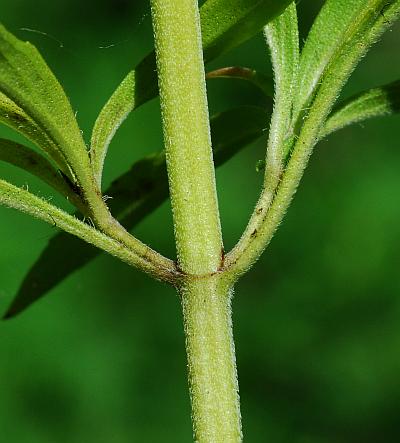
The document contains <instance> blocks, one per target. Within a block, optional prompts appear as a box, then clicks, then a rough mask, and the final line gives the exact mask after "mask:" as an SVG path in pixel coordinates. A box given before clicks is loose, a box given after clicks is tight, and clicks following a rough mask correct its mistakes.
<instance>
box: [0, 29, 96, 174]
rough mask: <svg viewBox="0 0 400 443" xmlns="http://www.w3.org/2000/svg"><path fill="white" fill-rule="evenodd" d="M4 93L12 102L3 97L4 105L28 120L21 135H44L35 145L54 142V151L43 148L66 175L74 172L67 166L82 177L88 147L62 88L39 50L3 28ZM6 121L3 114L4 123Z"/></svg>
mask: <svg viewBox="0 0 400 443" xmlns="http://www.w3.org/2000/svg"><path fill="white" fill-rule="evenodd" d="M0 92H1V93H2V94H3V96H6V98H7V99H8V103H7V99H4V97H3V98H2V102H3V107H4V103H6V106H8V107H10V106H11V107H12V106H14V105H15V106H16V108H15V118H19V117H18V116H22V117H27V125H28V129H23V128H22V127H21V128H20V129H21V132H22V130H24V131H25V132H26V133H28V134H25V135H30V138H31V139H34V138H35V136H33V135H32V134H33V133H35V132H36V133H40V135H38V137H39V138H36V139H35V140H33V141H35V143H36V142H40V138H42V137H43V138H46V139H47V137H48V139H50V141H51V142H50V144H51V145H52V149H51V150H50V147H49V144H48V143H45V144H44V146H43V149H47V151H48V153H49V154H50V155H52V157H53V159H54V161H56V162H57V164H58V165H59V167H60V168H61V169H63V170H64V173H65V174H69V173H70V171H69V170H68V169H67V170H66V169H65V165H66V164H68V165H70V166H71V168H72V170H74V171H75V172H76V173H77V174H78V175H79V173H80V172H81V171H83V170H84V168H85V166H86V165H88V159H87V152H86V147H85V144H84V142H83V139H82V135H81V132H80V130H79V127H78V124H77V122H76V119H75V116H74V113H73V111H72V109H71V106H70V104H69V101H68V99H67V97H66V95H65V93H64V91H63V89H62V87H61V86H60V84H59V83H58V81H57V79H56V78H55V77H54V75H53V73H52V72H51V70H50V69H49V67H48V66H47V64H46V62H45V61H44V60H43V58H42V57H41V55H40V54H39V52H38V51H37V50H36V48H35V47H34V46H33V45H31V44H30V43H29V42H23V41H21V40H18V39H17V38H16V37H14V36H13V35H12V34H10V33H9V32H8V31H7V30H6V29H5V28H4V26H2V25H0ZM5 118H6V117H5V115H4V113H3V119H2V120H3V121H4V119H5ZM11 120H13V119H12V118H11ZM11 124H14V123H11ZM11 124H10V126H11ZM21 126H23V125H21ZM16 129H18V128H16ZM45 135H46V136H47V137H46V136H45ZM47 141H49V140H47ZM55 150H56V151H57V152H54V151H55ZM85 172H87V171H85Z"/></svg>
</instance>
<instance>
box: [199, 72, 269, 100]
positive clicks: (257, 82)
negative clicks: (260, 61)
mask: <svg viewBox="0 0 400 443" xmlns="http://www.w3.org/2000/svg"><path fill="white" fill-rule="evenodd" d="M218 78H233V79H238V80H245V81H248V82H250V83H252V84H253V85H254V86H256V87H257V88H258V89H260V90H261V91H262V92H263V93H264V95H265V96H266V97H273V95H274V82H273V80H272V78H271V77H269V76H268V75H265V74H263V73H262V72H259V71H256V70H255V69H251V68H245V67H243V66H228V67H226V68H219V69H215V70H214V71H210V72H207V74H206V79H207V80H211V79H218Z"/></svg>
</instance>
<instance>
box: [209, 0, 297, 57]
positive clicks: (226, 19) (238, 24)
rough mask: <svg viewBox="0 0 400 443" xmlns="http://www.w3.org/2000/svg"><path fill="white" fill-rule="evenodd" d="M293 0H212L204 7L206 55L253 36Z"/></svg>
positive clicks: (226, 48) (228, 48)
mask: <svg viewBox="0 0 400 443" xmlns="http://www.w3.org/2000/svg"><path fill="white" fill-rule="evenodd" d="M289 3H291V1H290V0H281V1H276V0H208V1H206V2H205V3H204V5H203V6H202V7H201V8H200V17H201V31H202V35H203V47H204V58H205V60H206V61H209V60H211V59H214V58H216V57H218V56H219V55H221V54H223V53H224V52H227V51H229V50H230V49H232V48H234V47H236V46H238V45H240V44H241V43H243V42H245V41H246V40H248V39H249V38H251V37H253V36H254V35H255V34H256V33H257V32H258V31H260V30H261V29H262V27H263V26H264V25H265V24H266V23H268V22H269V21H270V20H272V19H273V18H275V17H276V16H277V15H279V14H280V13H282V11H283V10H284V9H285V8H286V6H287V5H288V4H289Z"/></svg>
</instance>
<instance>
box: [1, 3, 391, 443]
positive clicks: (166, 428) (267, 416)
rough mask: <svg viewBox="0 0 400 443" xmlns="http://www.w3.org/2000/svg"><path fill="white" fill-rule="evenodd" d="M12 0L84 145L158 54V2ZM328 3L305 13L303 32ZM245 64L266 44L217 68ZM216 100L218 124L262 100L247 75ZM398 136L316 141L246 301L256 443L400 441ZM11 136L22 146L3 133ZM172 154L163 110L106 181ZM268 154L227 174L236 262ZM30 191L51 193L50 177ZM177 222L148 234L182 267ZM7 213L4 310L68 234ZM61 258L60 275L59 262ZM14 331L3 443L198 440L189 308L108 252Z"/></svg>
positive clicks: (124, 132)
mask: <svg viewBox="0 0 400 443" xmlns="http://www.w3.org/2000/svg"><path fill="white" fill-rule="evenodd" d="M3 3H4V4H2V17H1V20H2V21H3V22H4V24H5V25H6V26H7V27H8V28H9V29H10V31H12V32H15V33H17V34H18V35H19V36H20V37H22V38H23V37H24V36H25V37H26V39H30V40H32V41H33V43H35V45H37V46H38V47H39V49H40V50H41V51H42V52H43V54H44V55H45V57H46V60H47V61H48V63H49V65H50V67H51V68H52V69H53V70H54V71H55V73H56V74H57V76H58V77H59V78H60V80H61V82H62V84H63V86H64V88H65V90H66V91H67V93H68V95H69V98H70V100H71V102H72V104H73V108H74V110H75V111H77V112H78V114H77V116H78V120H79V122H80V124H81V126H82V128H83V129H84V136H85V138H86V140H88V135H89V130H90V128H91V126H92V124H93V121H94V119H95V116H96V114H97V113H98V111H99V110H100V108H101V106H102V105H103V104H104V102H105V101H106V99H107V97H108V96H109V95H110V94H111V92H112V91H113V90H114V89H115V87H116V86H117V84H118V82H119V81H120V79H121V78H122V77H123V76H124V75H125V74H126V73H127V72H128V71H129V69H130V68H131V67H132V66H133V65H134V64H135V63H136V62H138V61H139V60H140V59H141V58H142V56H143V55H145V54H146V53H147V52H148V51H149V50H150V49H151V45H152V40H151V29H150V22H149V15H148V12H147V10H146V7H145V6H144V3H142V2H139V1H138V2H128V1H125V0H118V1H111V0H102V1H100V2H93V1H88V2H84V3H82V2H78V1H77V0H74V1H66V0H60V1H58V2H49V1H48V0H38V1H36V2H30V1H28V0H18V1H17V2H14V1H12V2H11V1H4V2H3ZM321 3H322V2H320V1H317V2H300V4H299V21H300V24H301V26H302V27H303V29H302V37H304V35H305V33H306V30H307V26H308V25H309V24H310V22H311V20H312V18H313V17H314V14H315V12H316V11H317V9H318V8H319V7H320V5H321ZM43 11H46V14H43ZM19 28H30V29H34V30H36V31H40V32H45V33H47V34H49V36H45V35H42V34H39V33H32V32H28V31H19V30H18V29H19ZM50 36H52V37H54V38H55V39H57V40H59V41H60V42H62V45H60V43H59V42H57V41H56V40H54V38H52V37H50ZM399 42H400V26H399V25H396V27H395V28H394V29H393V31H392V32H389V33H388V34H387V35H386V36H385V37H384V39H383V41H382V42H381V43H379V44H378V45H377V46H376V47H375V48H374V49H373V50H372V52H371V53H370V54H369V55H368V57H367V58H366V59H365V60H364V61H363V62H362V64H361V65H360V67H359V68H358V69H357V71H356V72H355V73H354V76H353V78H352V80H351V82H350V84H349V86H348V87H347V88H346V90H345V91H344V93H343V95H344V96H349V95H351V94H354V93H357V92H358V91H361V90H365V89H367V88H371V87H375V86H377V85H380V84H385V83H389V82H391V81H393V80H395V79H396V78H398V72H399V68H400V58H399V57H398V45H399ZM100 47H101V48H100ZM235 64H240V65H245V66H251V67H254V68H256V69H258V70H260V71H265V70H267V69H268V67H266V66H267V64H268V61H267V57H266V54H265V46H264V43H263V41H262V38H261V37H258V38H256V39H255V40H253V41H251V42H249V43H247V44H245V45H244V46H243V47H242V48H239V49H237V50H235V51H233V52H231V53H229V54H226V55H225V56H224V57H223V59H222V60H220V61H219V62H218V63H217V62H214V63H213V67H214V68H217V67H220V66H227V65H235ZM222 82H223V83H222ZM209 96H210V97H209V99H210V106H211V109H212V112H213V113H214V112H217V111H221V110H223V109H226V108H228V107H229V106H232V105H241V104H258V100H259V99H258V92H256V90H255V89H254V88H253V87H252V86H251V85H247V84H246V83H242V82H237V81H234V80H232V81H230V80H226V81H225V80H221V82H220V81H215V82H214V83H212V82H210V84H209ZM398 125H399V117H398V116H393V117H385V118H382V119H377V120H371V121H368V122H366V123H365V124H364V125H363V127H360V126H355V127H352V128H346V129H344V130H343V131H342V132H339V133H337V134H334V135H330V136H329V137H328V138H327V140H325V141H323V142H322V143H321V144H320V145H319V146H317V148H316V151H315V153H314V154H313V158H312V160H311V164H310V167H309V169H308V170H307V172H306V175H305V178H304V180H303V183H302V185H301V187H300V190H299V192H298V194H297V195H296V198H295V201H294V203H293V205H292V207H291V208H290V211H289V213H288V215H287V218H286V220H285V222H284V223H283V225H282V226H281V227H280V230H279V232H278V234H277V235H276V237H275V239H274V240H273V242H272V244H271V246H270V247H269V250H268V251H267V252H266V254H265V256H264V257H263V258H262V260H261V261H260V263H259V264H258V265H257V266H256V268H255V269H254V270H253V272H251V273H250V274H248V275H247V276H246V277H245V278H244V279H243V280H242V281H241V282H240V283H239V285H238V287H237V288H236V298H235V300H234V304H233V309H234V321H235V335H236V343H237V357H238V370H239V375H240V382H241V386H240V389H241V399H242V412H243V416H244V423H245V424H246V427H245V429H244V432H245V435H246V439H247V441H249V442H260V443H261V442H265V441H273V442H275V443H376V442H377V441H382V440H384V441H398V440H399V439H400V432H399V430H398V424H397V423H398V416H399V413H400V383H399V372H400V354H399V348H400V346H399V345H400V327H399V324H400V299H399V294H400V279H399V275H398V263H399V261H400V253H399V250H400V223H399V219H400V204H399V203H400V201H399V192H398V190H399V186H400V174H399V165H400V150H399V146H398ZM133 131H136V133H137V134H138V138H137V139H135V140H133V139H132V133H133ZM0 136H1V137H7V138H14V139H15V140H16V141H21V140H22V139H19V138H15V136H13V135H12V132H11V131H8V130H6V129H4V128H1V129H0ZM159 146H161V131H160V126H159V111H158V103H157V101H153V102H151V103H149V104H147V105H145V106H144V107H143V108H142V109H140V110H138V111H137V115H136V116H135V117H134V118H133V119H129V120H128V121H127V122H126V123H125V124H124V126H123V127H122V128H121V130H120V132H119V133H118V135H117V136H116V138H115V140H114V141H113V148H112V150H111V151H110V157H109V158H108V159H107V162H106V169H105V185H106V186H107V185H108V184H109V183H110V181H111V180H112V179H113V178H115V177H117V176H118V175H120V174H121V173H123V172H125V171H127V170H128V169H129V167H130V165H131V164H132V163H133V162H134V161H135V160H137V159H139V158H140V157H142V156H144V155H146V154H149V153H151V152H153V151H154V150H155V149H158V147H159ZM264 148H265V147H264V145H263V143H257V144H255V145H253V147H251V148H250V149H248V150H246V152H243V153H242V154H240V155H239V156H237V157H236V158H234V159H232V160H231V161H230V162H229V163H228V164H227V165H225V166H223V167H222V168H221V169H220V170H219V172H218V174H217V180H218V187H219V196H220V200H221V211H222V218H223V219H222V222H223V228H224V233H225V243H226V246H227V249H228V248H229V247H231V246H232V245H233V243H234V242H235V241H236V240H237V237H238V235H239V234H240V232H241V231H242V230H243V228H244V224H245V223H246V220H247V218H248V215H249V213H250V211H251V210H252V207H253V204H254V203H255V201H256V197H257V193H258V190H259V186H260V183H261V180H262V174H257V173H256V171H255V165H256V163H257V160H259V159H260V158H262V157H263V151H264ZM0 176H1V177H5V178H8V179H10V180H13V181H14V182H15V183H17V184H19V185H24V184H25V183H26V181H27V178H26V175H25V174H24V173H23V172H19V171H17V169H15V168H12V167H11V166H6V165H5V164H3V163H2V164H0ZM29 182H30V183H31V180H30V179H29ZM245 182H246V183H249V184H251V186H248V187H244V186H243V183H245ZM30 186H31V187H32V189H33V190H34V191H38V192H39V193H41V194H42V195H49V193H50V191H49V188H45V187H44V186H42V185H41V184H39V182H38V181H32V184H31V185H30ZM58 198H59V197H57V196H56V195H54V200H55V201H57V202H58V201H59V200H58ZM60 201H61V200H60ZM60 204H62V203H60ZM67 209H69V208H67ZM169 210H170V209H169V206H168V204H165V205H164V206H163V207H162V208H161V209H160V210H158V211H157V212H156V213H155V214H153V215H152V216H151V217H149V218H148V219H146V220H145V221H143V222H142V223H141V224H140V226H138V228H137V229H135V234H136V235H137V236H139V237H140V238H142V239H144V240H146V241H147V242H149V243H150V244H151V245H153V246H154V247H157V248H158V249H159V250H161V251H162V252H164V253H166V254H168V255H169V256H171V257H172V256H173V255H174V251H173V241H172V235H173V234H172V223H171V218H170V214H169ZM0 214H1V219H0V234H1V236H2V238H4V240H3V242H2V247H1V253H0V306H1V308H2V309H5V308H6V306H7V305H8V304H9V302H10V301H11V299H12V297H13V296H14V294H15V292H16V290H17V288H18V285H19V283H20V281H21V279H22V277H23V276H24V274H25V273H26V271H27V270H28V269H29V267H30V266H31V265H32V263H33V262H34V260H35V259H36V258H37V256H38V255H39V253H40V251H41V249H42V248H43V247H44V246H45V245H46V243H47V240H48V238H49V237H50V236H51V235H53V233H54V232H53V230H52V229H51V228H49V227H47V226H44V225H42V224H40V222H33V221H32V220H31V219H30V218H29V217H28V216H23V215H20V214H18V213H15V212H12V211H10V210H7V209H5V208H0ZM16 232H18V236H17V234H16ZM59 261H60V265H62V262H63V257H59ZM133 287H135V294H133V291H132V288H133ZM0 334H1V340H0V393H1V395H0V429H1V433H2V435H3V436H4V438H5V439H6V440H7V441H9V442H18V443H39V442H40V443H53V442H54V441H57V442H60V443H64V442H65V443H71V442H80V441H85V442H87V443H92V442H93V443H94V442H99V441H112V442H117V443H125V442H130V441H149V442H153V441H163V442H186V441H189V440H190V436H191V424H190V405H189V399H188V398H187V387H186V374H185V355H184V343H183V332H182V326H181V315H180V307H179V300H178V299H177V298H176V297H175V296H174V293H173V291H172V290H170V289H169V288H166V287H163V286H162V285H160V284H159V283H156V282H153V281H152V280H150V279H149V278H147V277H146V276H144V275H142V274H140V273H139V272H135V271H134V270H132V269H130V268H128V267H127V266H125V265H123V264H122V263H120V262H117V261H116V260H113V259H112V258H111V257H106V256H102V257H101V258H99V259H97V260H95V261H94V262H93V263H92V264H90V265H89V266H88V267H86V268H84V269H83V270H82V271H81V272H80V273H77V274H75V275H73V276H72V277H71V278H69V279H68V280H67V281H65V282H64V283H63V284H62V285H61V286H59V287H57V288H56V289H54V290H53V291H52V292H51V294H50V296H49V297H48V298H47V299H44V300H43V301H41V302H39V303H38V304H36V306H34V307H32V308H31V309H30V310H28V311H27V312H26V313H24V314H23V315H22V316H20V317H19V318H17V319H15V320H13V321H10V322H6V323H1V324H0Z"/></svg>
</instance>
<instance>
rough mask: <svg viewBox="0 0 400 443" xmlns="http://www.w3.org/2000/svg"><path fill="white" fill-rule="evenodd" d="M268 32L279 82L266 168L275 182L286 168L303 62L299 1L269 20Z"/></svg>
mask: <svg viewBox="0 0 400 443" xmlns="http://www.w3.org/2000/svg"><path fill="white" fill-rule="evenodd" d="M264 34H265V37H266V40H267V43H268V46H269V48H270V52H271V59H272V67H273V70H274V82H275V105H274V112H273V113H272V119H271V129H270V132H269V141H268V148H267V157H266V172H265V174H266V183H269V184H270V185H272V186H273V183H274V182H275V181H276V180H278V179H279V176H280V174H281V172H282V167H283V161H284V147H285V146H286V144H287V143H286V141H287V140H288V139H290V138H291V136H292V134H291V133H290V132H289V128H290V121H291V117H292V105H293V94H294V88H295V82H296V80H297V73H298V66H299V31H298V25H297V12H296V4H295V3H294V2H293V3H291V4H290V5H289V6H288V7H287V8H286V9H285V11H284V12H283V14H281V15H280V16H278V17H276V18H275V19H274V20H272V21H271V22H270V23H268V25H267V26H265V28H264ZM272 176H274V178H273V177H272ZM268 186H269V185H268Z"/></svg>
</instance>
